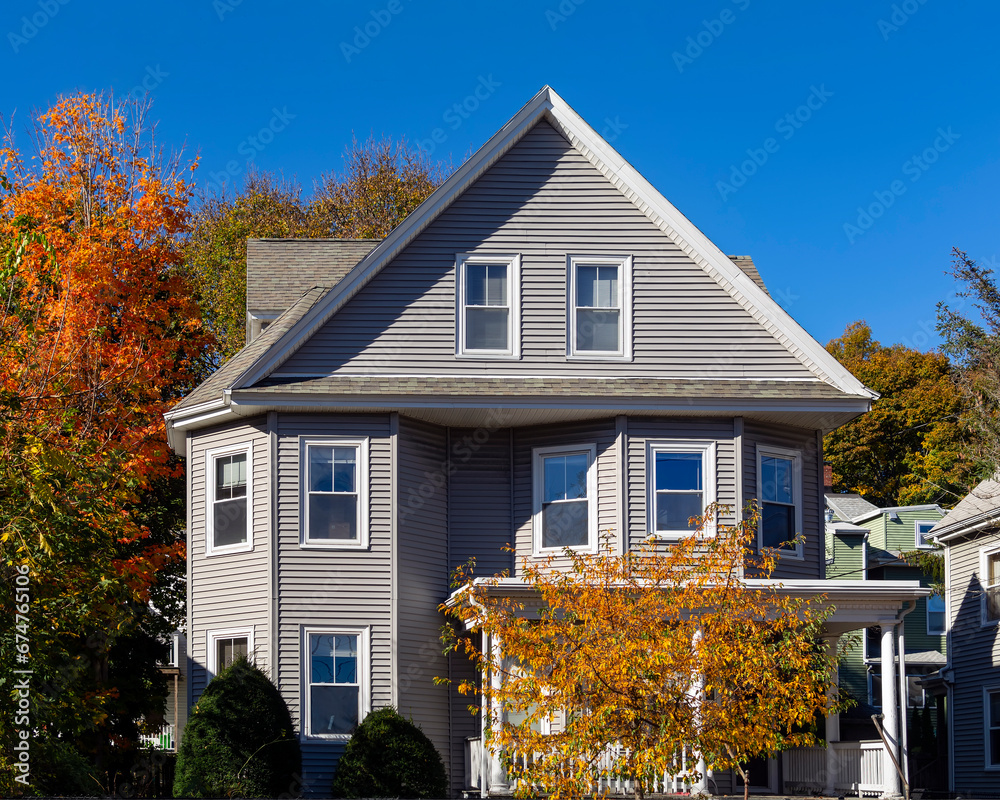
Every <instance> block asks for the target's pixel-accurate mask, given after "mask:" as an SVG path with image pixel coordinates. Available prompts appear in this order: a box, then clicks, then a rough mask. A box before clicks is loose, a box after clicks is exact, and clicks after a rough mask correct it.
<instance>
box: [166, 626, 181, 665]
mask: <svg viewBox="0 0 1000 800" xmlns="http://www.w3.org/2000/svg"><path fill="white" fill-rule="evenodd" d="M181 635H182V634H181V633H180V632H175V633H172V634H171V635H170V640H169V641H168V642H167V646H168V647H169V648H170V649H169V650H168V651H167V663H166V666H168V667H179V666H180V665H181V663H180V661H181V650H182V648H181Z"/></svg>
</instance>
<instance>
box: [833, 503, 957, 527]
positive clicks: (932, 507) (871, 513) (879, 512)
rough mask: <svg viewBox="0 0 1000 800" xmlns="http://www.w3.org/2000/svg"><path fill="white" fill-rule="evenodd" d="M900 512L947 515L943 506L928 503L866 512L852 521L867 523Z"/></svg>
mask: <svg viewBox="0 0 1000 800" xmlns="http://www.w3.org/2000/svg"><path fill="white" fill-rule="evenodd" d="M900 511H912V512H917V511H934V512H935V513H938V514H940V515H941V516H942V517H943V516H944V514H945V511H944V509H943V508H941V506H939V505H938V504H937V503H927V504H925V505H922V506H893V507H892V508H877V509H875V510H874V511H866V512H865V513H864V514H861V515H859V516H857V517H854V519H852V520H851V522H865V521H866V520H869V519H875V517H880V516H882V515H883V514H898V513H899V512H900Z"/></svg>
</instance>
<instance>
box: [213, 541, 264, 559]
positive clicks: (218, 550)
mask: <svg viewBox="0 0 1000 800" xmlns="http://www.w3.org/2000/svg"><path fill="white" fill-rule="evenodd" d="M252 552H253V544H252V543H250V544H241V545H239V546H235V545H234V546H230V547H213V548H212V549H210V550H206V551H205V555H206V556H208V557H209V558H211V557H212V556H231V555H233V554H234V553H252Z"/></svg>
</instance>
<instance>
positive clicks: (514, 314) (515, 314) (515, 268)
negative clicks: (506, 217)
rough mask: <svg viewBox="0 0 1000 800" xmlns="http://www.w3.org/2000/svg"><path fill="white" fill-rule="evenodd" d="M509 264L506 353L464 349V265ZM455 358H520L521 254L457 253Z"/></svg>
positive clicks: (503, 351)
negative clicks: (508, 312)
mask: <svg viewBox="0 0 1000 800" xmlns="http://www.w3.org/2000/svg"><path fill="white" fill-rule="evenodd" d="M466 264H506V265H507V298H508V300H509V303H510V314H509V315H508V316H507V342H508V345H509V347H507V349H505V350H471V349H467V348H466V346H465V265H466ZM455 357H456V358H473V359H484V358H486V359H505V360H511V361H516V360H519V359H520V358H521V255H520V254H519V253H458V254H457V255H456V256H455Z"/></svg>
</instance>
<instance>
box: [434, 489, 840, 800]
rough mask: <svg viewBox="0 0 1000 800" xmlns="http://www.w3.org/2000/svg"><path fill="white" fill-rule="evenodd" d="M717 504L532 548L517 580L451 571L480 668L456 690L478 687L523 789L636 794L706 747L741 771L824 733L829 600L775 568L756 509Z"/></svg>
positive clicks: (830, 698)
mask: <svg viewBox="0 0 1000 800" xmlns="http://www.w3.org/2000/svg"><path fill="white" fill-rule="evenodd" d="M723 516H724V510H723V509H718V508H710V509H709V510H708V512H707V513H706V516H705V519H706V520H711V522H710V523H709V524H707V525H706V524H703V525H702V526H701V527H700V528H699V530H698V531H697V532H696V533H695V534H693V535H692V536H690V537H689V538H686V539H684V540H682V541H679V542H669V543H668V542H664V541H662V540H654V539H651V540H649V541H647V542H646V543H645V545H644V546H643V547H642V548H641V549H638V550H636V551H633V552H630V553H626V554H625V555H610V554H609V553H608V552H605V553H598V554H587V553H579V552H574V551H571V550H567V551H565V552H564V553H563V554H561V555H560V557H559V563H557V560H556V559H554V558H549V559H546V560H543V561H540V562H529V561H527V560H525V561H524V563H523V567H522V573H521V574H522V576H523V577H522V580H521V583H517V582H512V581H511V580H510V579H509V578H504V577H494V578H473V577H472V575H471V574H470V573H469V572H468V571H463V572H462V573H461V574H460V575H459V576H458V579H459V580H458V582H459V584H460V587H461V588H460V590H459V592H457V593H456V594H454V595H453V599H452V600H451V601H450V602H449V603H448V604H446V605H445V606H443V609H444V610H445V611H447V612H448V613H449V614H450V615H452V617H453V618H457V619H458V621H460V622H461V623H462V624H461V625H457V626H456V628H461V629H462V631H464V632H457V630H456V632H454V633H453V636H454V638H453V640H452V642H451V646H452V647H453V648H454V649H455V650H458V651H464V652H465V653H467V654H469V656H470V657H471V658H472V659H473V660H474V661H475V663H476V665H477V667H478V669H479V672H480V680H479V681H478V682H476V683H472V682H466V683H463V684H462V685H461V686H459V690H460V691H461V692H462V693H464V694H468V695H478V694H480V693H481V694H482V698H483V701H484V708H485V709H488V710H489V711H487V712H485V713H489V714H490V719H489V720H488V724H487V725H486V730H487V731H488V734H487V744H488V746H489V748H490V750H491V751H493V752H499V753H501V754H502V755H501V758H502V761H503V764H504V766H505V768H506V769H507V772H508V776H509V779H510V780H511V781H512V783H513V784H514V788H515V792H516V793H517V794H518V795H519V796H527V795H530V794H533V793H536V792H544V793H550V794H551V795H552V796H553V797H555V798H561V797H579V796H583V795H590V794H595V795H602V794H606V793H607V791H608V787H609V785H610V783H611V782H612V781H615V780H621V779H625V780H630V781H633V782H634V784H633V785H634V791H635V794H636V796H637V797H641V796H642V795H643V794H644V793H647V792H650V791H656V790H657V788H658V787H661V788H660V790H661V791H662V786H663V780H664V776H680V775H683V776H684V777H685V779H686V780H688V781H689V782H691V783H693V782H695V781H696V780H697V779H698V778H699V777H700V775H699V773H698V770H697V767H696V764H697V763H698V760H699V758H701V759H703V760H704V766H705V768H707V769H712V770H715V771H717V772H718V771H721V770H726V769H736V770H737V771H739V772H741V774H742V775H743V778H744V783H745V784H746V783H748V782H749V781H748V776H747V775H746V774H745V772H744V768H743V766H742V765H745V764H746V763H747V762H748V761H749V760H750V759H751V758H754V757H757V756H760V755H766V754H773V753H776V752H778V751H779V750H781V749H784V748H787V747H791V746H800V745H807V744H811V743H813V742H814V741H815V735H814V733H813V732H812V728H813V727H814V725H815V722H816V720H817V719H818V718H819V717H821V716H822V715H824V714H826V713H829V711H830V709H831V708H832V707H835V706H836V703H837V698H836V696H835V695H834V688H833V685H832V681H831V675H832V674H833V669H834V668H835V666H836V658H837V654H836V653H834V652H829V651H828V650H827V649H826V648H824V647H823V646H822V645H821V643H820V634H821V631H822V625H823V621H824V620H825V619H826V618H827V616H828V615H829V614H830V613H831V609H830V608H829V607H828V606H826V605H824V604H823V598H822V597H814V598H802V597H794V596H791V595H790V594H788V593H786V592H784V591H783V588H782V586H781V584H780V582H778V581H776V580H773V579H772V578H771V576H772V574H773V572H774V569H775V566H776V557H777V554H776V553H774V552H765V553H763V554H762V555H758V554H756V553H755V552H754V550H753V546H754V543H755V540H756V531H757V515H756V513H755V512H754V513H750V514H749V516H748V518H747V519H746V521H744V522H742V523H739V524H736V525H727V524H723V523H721V522H718V521H717V518H719V517H723ZM750 575H752V576H754V577H752V578H750V577H747V576H750ZM521 584H523V586H521ZM484 632H485V633H486V634H487V635H488V639H489V641H490V642H492V643H494V644H493V645H492V646H491V647H490V649H491V650H493V654H492V657H491V654H490V653H486V652H482V651H481V648H480V647H479V642H480V641H481V639H480V637H481V634H482V633H484ZM498 710H499V711H498ZM495 715H496V716H495ZM497 717H498V718H497ZM494 721H495V722H498V723H499V724H492V723H493V722H494Z"/></svg>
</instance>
